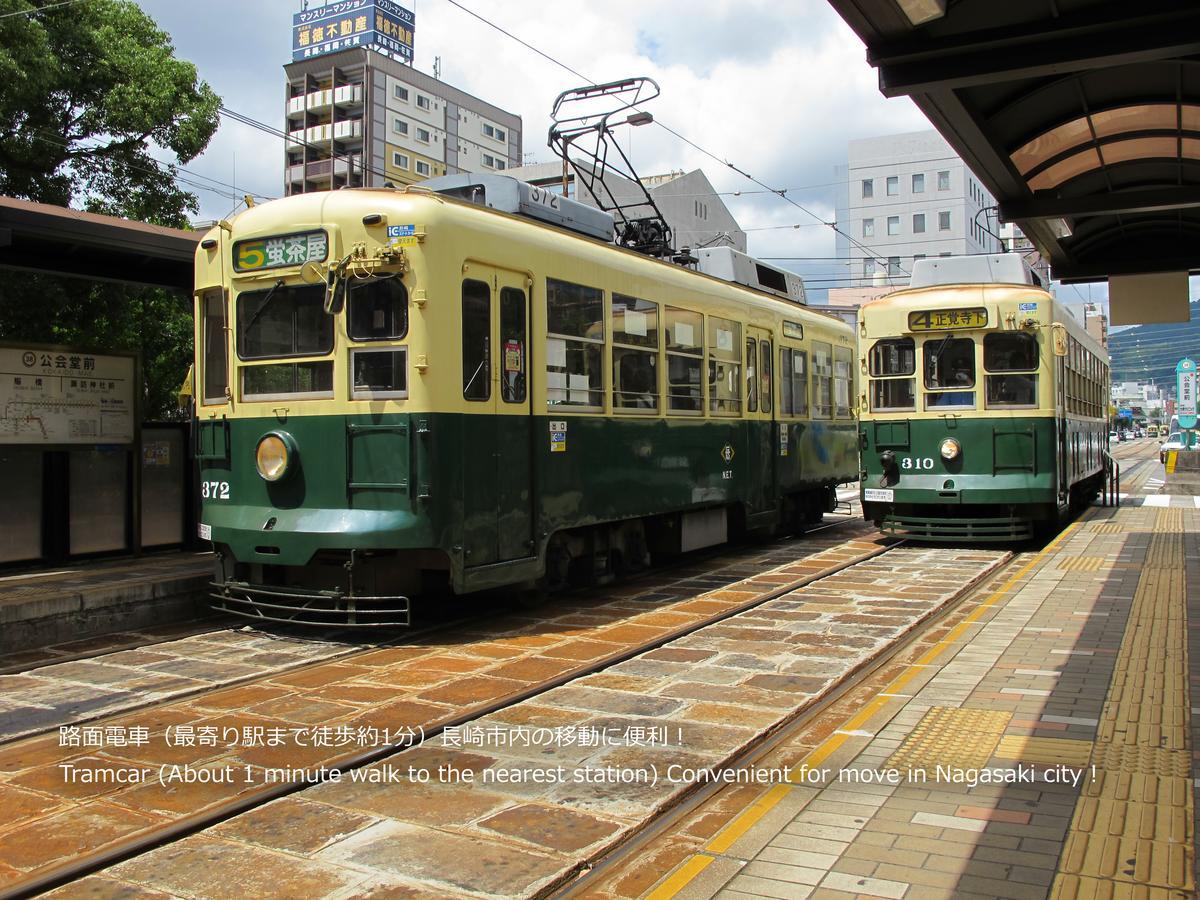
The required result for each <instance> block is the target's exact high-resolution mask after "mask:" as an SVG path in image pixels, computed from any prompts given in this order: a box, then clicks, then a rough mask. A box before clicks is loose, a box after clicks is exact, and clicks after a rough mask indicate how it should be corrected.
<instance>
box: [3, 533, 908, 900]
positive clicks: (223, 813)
mask: <svg viewBox="0 0 1200 900" xmlns="http://www.w3.org/2000/svg"><path fill="white" fill-rule="evenodd" d="M848 521H853V520H848ZM840 524H842V523H831V524H830V525H828V526H824V527H822V528H819V529H813V530H812V531H808V532H805V534H806V535H807V534H812V533H813V531H817V530H821V531H823V530H826V529H827V528H830V527H836V526H838V525H840ZM904 543H905V542H904V541H893V542H891V543H888V544H883V545H880V546H879V547H877V548H876V549H874V550H871V551H868V552H866V553H864V554H862V555H860V556H858V557H856V558H854V559H851V560H847V561H845V562H841V563H836V564H834V565H832V566H830V567H828V568H826V569H822V570H821V571H819V572H814V573H812V574H811V575H805V576H802V577H800V578H797V579H794V580H792V581H790V582H788V583H786V584H783V585H777V586H775V587H773V588H771V589H770V590H768V591H764V592H763V593H761V594H758V595H757V596H755V597H752V598H750V599H749V600H744V601H742V602H741V603H738V604H737V605H736V606H733V607H731V608H729V609H728V610H725V611H723V612H720V613H715V614H713V615H711V616H707V617H705V618H702V619H699V620H697V621H695V622H692V623H690V624H688V625H682V626H679V627H678V628H674V629H671V630H670V631H668V632H666V633H665V634H662V635H659V636H657V637H654V638H651V639H649V640H645V641H642V642H640V643H637V644H635V645H632V646H629V647H626V648H625V649H623V650H619V651H617V652H615V653H611V654H609V655H607V656H604V657H601V658H599V659H597V660H594V661H592V662H590V663H588V664H586V665H585V666H583V667H581V668H579V669H575V670H572V671H567V672H564V673H562V674H561V675H557V676H555V677H553V678H550V679H547V680H545V681H541V682H539V683H537V684H535V685H532V686H530V687H528V688H524V689H522V690H519V691H514V692H513V693H511V694H508V695H506V696H504V697H501V698H498V699H497V700H493V701H490V702H488V703H485V704H482V705H479V706H476V707H472V708H470V709H468V710H466V711H465V712H462V713H460V714H458V715H455V716H451V717H449V718H447V719H444V720H442V721H441V722H439V723H437V724H436V725H435V726H433V727H431V728H429V729H427V730H424V731H423V732H422V737H421V740H420V741H414V742H401V743H396V744H388V745H385V746H382V747H373V748H371V749H369V750H364V751H362V752H359V753H354V754H349V755H347V756H343V757H337V758H334V759H333V760H330V761H328V762H326V763H323V764H321V765H320V768H322V769H323V770H324V771H327V772H329V771H333V770H337V771H339V772H342V773H346V772H350V771H352V770H353V769H359V768H362V767H363V766H366V765H370V764H371V763H375V762H379V761H381V760H384V759H387V758H389V757H392V756H395V755H397V754H399V753H402V752H404V751H405V750H409V749H412V748H413V747H416V746H419V745H421V744H422V743H424V742H425V741H427V740H429V739H430V738H433V737H437V736H438V735H440V734H441V733H442V732H444V731H445V730H446V729H447V728H456V727H459V726H461V725H465V724H467V723H468V722H472V721H474V720H475V719H479V718H481V717H483V716H487V715H491V714H493V713H496V712H499V711H501V710H503V709H506V708H508V707H510V706H514V705H515V704H517V703H522V702H524V701H525V700H529V699H532V698H533V697H537V696H540V695H541V694H544V693H547V692H548V691H551V690H554V689H555V688H558V687H562V686H563V685H566V684H569V683H570V682H572V681H576V680H578V679H580V678H585V677H587V676H589V675H593V674H595V673H596V672H600V671H603V670H604V669H607V668H609V667H611V666H615V665H617V664H618V663H622V662H625V661H627V660H630V659H633V658H634V657H637V656H640V655H642V654H644V653H649V652H650V651H652V650H656V649H658V648H659V647H662V646H663V645H665V644H668V643H670V642H672V641H676V640H679V639H680V638H683V637H686V636H688V635H690V634H692V633H694V632H696V631H700V630H702V629H704V628H708V627H710V626H712V625H715V624H718V623H720V622H723V621H725V620H727V619H731V618H733V617H735V616H739V615H741V614H742V613H745V612H748V611H749V610H752V609H754V608H756V607H758V606H762V605H763V604H764V603H769V602H770V601H772V600H776V599H778V598H779V597H782V596H784V595H785V594H788V593H791V592H792V591H795V590H798V589H800V588H802V587H805V586H807V585H809V584H813V583H814V582H817V581H821V580H823V579H825V578H829V577H831V576H833V575H836V574H838V573H839V572H843V571H845V570H846V569H849V568H852V567H854V566H857V565H861V564H862V563H864V562H867V561H868V560H872V559H875V558H877V557H879V556H882V555H883V554H885V553H888V552H889V551H891V550H894V549H896V548H897V547H899V546H902V545H903V544H904ZM689 562H695V560H690V561H689ZM321 783H323V780H322V779H302V780H298V781H291V782H284V783H281V784H275V785H271V786H269V787H264V788H262V789H261V790H258V791H252V792H249V793H246V794H243V795H241V796H239V797H237V798H235V799H232V800H229V801H226V802H225V803H222V804H220V805H218V806H215V807H212V808H211V809H207V810H203V811H200V812H196V813H192V814H190V815H188V816H185V817H184V818H182V819H179V820H177V821H175V822H172V823H170V824H169V825H166V826H164V827H162V828H157V829H154V830H152V831H149V832H146V833H143V834H136V835H134V836H132V837H130V838H127V839H125V840H122V841H120V842H118V843H116V844H115V845H113V846H111V847H107V848H104V849H101V850H96V851H93V852H91V853H87V854H84V855H83V856H80V857H77V858H75V859H72V860H70V861H68V862H66V863H63V864H61V865H57V866H54V867H52V868H50V869H49V870H48V871H46V872H44V873H42V874H40V875H37V874H35V875H34V876H33V877H31V878H28V879H26V880H23V881H18V882H14V883H12V884H9V885H6V886H4V887H3V888H0V900H16V898H24V897H33V896H36V895H38V894H41V893H44V892H46V891H49V890H53V889H54V888H57V887H61V886H62V885H64V884H69V883H70V882H72V881H77V880H79V879H80V878H83V877H86V876H88V875H91V874H93V873H95V872H98V871H100V870H101V869H105V868H107V867H109V866H112V865H115V864H116V863H120V862H124V861H125V860H127V859H132V858H134V857H136V856H140V855H142V854H144V853H147V852H149V851H150V850H153V849H155V848H157V847H161V846H164V845H166V844H170V843H173V842H174V841H177V840H180V839H182V838H185V837H187V836H189V835H192V834H196V833H197V832H200V831H204V830H205V829H208V828H212V827H213V826H215V825H219V824H220V823H222V822H225V821H228V820H229V819H231V818H233V817H234V816H237V815H240V814H241V813H244V812H249V811H250V810H252V809H256V808H258V807H260V806H264V805H265V804H267V803H270V802H271V801H273V800H278V799H280V798H282V797H287V796H289V795H291V794H295V793H298V792H300V791H303V790H305V789H306V788H309V787H312V786H314V785H317V784H321ZM35 872H36V870H35Z"/></svg>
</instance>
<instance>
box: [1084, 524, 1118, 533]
mask: <svg viewBox="0 0 1200 900" xmlns="http://www.w3.org/2000/svg"><path fill="white" fill-rule="evenodd" d="M1092 531H1094V532H1096V534H1124V533H1125V526H1124V525H1122V524H1121V523H1120V522H1096V523H1095V524H1094V525H1092Z"/></svg>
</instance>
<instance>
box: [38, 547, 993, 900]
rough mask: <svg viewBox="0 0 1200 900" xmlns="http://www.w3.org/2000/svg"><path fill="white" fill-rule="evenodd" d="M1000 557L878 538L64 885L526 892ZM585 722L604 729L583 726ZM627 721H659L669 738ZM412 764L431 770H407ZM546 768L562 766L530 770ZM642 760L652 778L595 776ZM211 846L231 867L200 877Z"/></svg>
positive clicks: (635, 768)
mask: <svg viewBox="0 0 1200 900" xmlns="http://www.w3.org/2000/svg"><path fill="white" fill-rule="evenodd" d="M830 552H831V553H832V552H837V551H830ZM1006 556H1007V554H1004V553H1002V552H1000V551H995V550H992V551H985V550H971V551H959V552H949V553H948V552H946V551H944V550H928V549H909V548H901V549H898V550H894V551H892V552H890V553H889V554H887V556H885V557H881V558H878V559H875V560H872V561H870V562H868V563H865V564H861V565H859V566H856V567H855V568H853V569H850V570H847V571H845V572H843V573H841V574H838V575H833V576H831V577H830V578H828V579H826V580H824V581H820V582H817V583H815V584H813V585H811V586H810V587H806V588H801V589H799V590H798V591H795V592H794V593H790V594H787V595H785V596H783V597H781V598H779V599H777V600H774V601H771V602H770V603H768V604H767V605H765V606H763V607H760V608H758V609H756V610H754V611H753V612H750V613H746V614H744V615H743V616H740V617H738V618H736V619H730V620H727V621H726V622H722V623H720V624H716V625H712V626H709V627H707V628H704V629H702V630H700V631H697V632H694V633H693V634H691V635H688V636H687V637H683V638H680V639H678V640H676V641H674V642H672V643H670V644H667V645H666V646H664V647H662V648H661V649H659V650H655V651H653V652H651V653H649V654H646V655H644V656H642V657H638V658H635V659H631V660H628V661H626V662H623V663H620V664H617V665H615V666H612V667H610V668H608V669H606V670H605V671H604V672H602V673H600V674H597V675H592V676H589V677H587V678H584V679H582V680H581V681H578V682H575V683H572V684H570V685H567V686H565V687H560V688H556V689H554V690H551V691H549V692H548V693H545V694H543V695H540V696H538V697H535V698H533V699H531V700H528V701H525V702H523V703H521V704H517V705H514V706H511V707H508V708H507V709H504V710H502V711H501V712H498V713H495V714H492V715H490V716H487V717H484V718H481V719H479V720H477V721H476V722H475V723H473V725H474V726H475V728H476V729H478V731H477V732H476V734H477V735H480V736H481V740H480V741H476V742H470V741H469V740H468V738H467V737H466V735H462V734H460V735H458V737H457V738H447V739H446V740H445V741H443V742H442V744H443V745H442V746H438V745H436V744H430V745H426V746H423V747H419V748H416V749H414V750H410V751H407V752H405V753H402V754H400V755H399V756H397V757H395V758H393V759H390V760H388V761H387V762H386V763H377V764H374V765H373V766H371V767H368V769H366V770H361V771H364V772H368V773H377V774H378V776H379V783H375V782H374V780H373V779H371V778H370V777H369V776H364V777H366V778H367V780H366V781H364V780H363V779H362V778H360V779H358V780H342V781H340V782H338V783H329V784H324V785H321V786H319V787H315V788H312V789H310V790H306V791H305V792H304V793H303V794H302V795H297V796H295V797H289V798H286V799H283V800H280V801H276V802H275V803H272V804H269V805H267V806H265V807H262V808H261V809H258V810H255V811H254V812H251V813H249V814H247V815H244V816H240V817H238V818H236V819H233V820H232V821H230V822H228V823H226V824H225V825H222V826H219V827H218V828H215V829H213V830H211V831H209V832H206V833H204V834H201V835H196V836H194V837H191V838H186V839H184V840H182V841H179V842H177V843H175V844H172V845H170V846H168V847H164V848H161V849H159V850H155V851H152V852H150V853H148V854H146V855H144V856H141V857H138V858H136V859H134V860H131V861H129V862H126V863H122V864H120V865H118V866H115V867H113V868H112V869H109V870H106V871H104V872H103V873H101V874H100V875H98V876H94V877H92V878H89V879H87V880H86V881H85V882H82V883H80V884H79V885H78V886H76V887H73V888H71V889H69V890H67V891H65V892H64V893H63V896H72V895H76V896H77V895H78V892H79V891H86V890H95V891H97V892H99V894H100V895H109V894H114V893H118V892H121V891H126V892H130V893H135V892H141V893H146V892H152V891H161V892H164V893H165V894H166V895H169V896H197V895H200V896H205V895H208V896H211V895H212V894H213V892H214V891H215V892H217V893H220V892H221V890H223V889H225V888H228V886H229V885H232V884H235V883H236V884H237V886H238V890H239V891H241V892H244V893H255V892H256V891H257V892H263V891H267V892H271V891H273V892H274V893H276V894H282V895H287V896H307V895H329V896H339V897H351V896H353V897H359V896H368V895H371V896H374V895H376V894H379V895H381V896H382V895H385V894H386V895H388V896H414V897H426V896H428V897H432V896H443V897H444V896H461V895H470V896H532V895H534V894H535V893H537V892H539V891H541V890H543V889H545V888H546V887H548V886H550V885H552V884H554V883H556V882H558V881H560V880H562V879H564V878H567V877H569V876H570V875H571V873H572V872H574V871H575V870H576V869H577V868H578V867H579V866H580V865H582V864H584V863H585V862H586V861H587V860H588V859H590V858H592V857H594V856H595V854H596V853H598V852H600V851H602V850H603V849H604V848H605V847H606V846H608V845H610V844H611V843H612V842H613V841H615V840H617V839H618V838H619V837H621V836H622V835H623V834H626V833H628V832H629V831H630V830H631V829H633V828H636V827H638V826H639V825H640V823H641V822H643V821H644V820H645V819H646V818H647V817H648V816H650V815H652V814H653V813H654V812H655V811H656V810H658V809H661V808H663V807H664V806H667V805H669V804H671V803H672V802H674V800H675V798H676V797H678V796H679V794H680V793H681V792H683V791H684V790H685V789H686V785H685V784H684V782H682V781H680V780H672V778H671V776H669V775H667V774H666V767H667V765H668V764H670V763H686V764H688V765H689V766H692V767H697V768H702V767H707V766H713V765H719V764H720V763H721V762H722V761H723V760H726V759H728V758H729V757H730V756H731V755H732V754H735V753H736V752H737V751H738V750H739V749H740V748H741V747H743V746H745V745H746V743H747V742H748V741H750V740H751V739H752V738H753V737H754V736H755V735H756V734H757V733H759V732H760V731H762V730H764V729H767V730H769V729H772V728H773V727H775V726H776V725H777V724H778V723H779V722H781V721H784V720H786V719H787V718H789V717H791V716H793V715H794V714H795V713H796V711H797V710H799V709H802V708H803V707H805V706H807V705H808V704H809V703H810V702H811V701H812V700H813V698H815V697H817V696H819V695H820V694H822V693H823V692H825V691H827V690H829V689H830V687H831V686H832V685H833V684H835V683H836V682H838V681H839V680H840V679H841V678H842V677H843V676H844V674H845V673H846V672H848V671H852V670H854V669H855V668H857V667H858V666H860V665H862V664H863V663H864V662H865V661H866V660H867V659H869V658H870V657H872V656H873V655H875V654H876V653H878V652H879V650H880V649H881V648H883V647H885V646H887V645H889V644H890V643H892V642H894V641H895V640H897V639H899V638H900V636H902V635H903V634H904V633H905V632H906V631H908V630H909V629H910V628H911V627H912V625H913V624H914V623H915V622H917V621H920V620H922V619H924V618H925V617H927V616H928V615H930V614H931V613H933V612H934V611H936V610H937V609H938V608H939V607H940V606H941V605H942V604H944V603H945V602H946V601H947V600H948V599H949V598H950V597H952V596H954V595H955V594H957V593H958V592H959V591H960V590H961V589H962V588H963V587H964V586H965V585H967V584H969V583H971V582H973V580H974V579H976V578H979V577H982V576H983V575H985V574H986V573H987V572H990V571H992V570H993V569H994V568H995V567H996V565H998V564H999V563H1000V562H1001V561H1002V560H1003V559H1004V558H1006ZM810 564H816V560H815V559H814V560H813V561H812V563H810ZM759 577H767V576H759ZM722 593H725V592H722ZM694 602H699V601H694ZM706 602H711V601H706ZM614 627H624V628H629V627H631V626H614ZM536 662H537V660H536V659H533V658H530V659H528V660H526V661H523V662H522V663H521V665H532V664H534V663H536ZM505 665H513V663H505ZM471 680H472V679H470V678H465V679H460V681H459V683H460V684H463V683H467V682H470V681H471ZM412 705H413V706H414V707H416V706H418V705H419V704H412ZM537 729H546V730H553V731H555V733H556V734H560V735H568V736H574V737H573V739H570V740H562V739H560V740H556V741H554V742H553V743H552V744H550V745H546V744H539V743H537V741H536V740H535V741H533V742H532V743H530V742H529V741H528V740H527V739H526V740H522V739H521V736H522V735H529V733H530V731H531V730H535V731H536V730H537ZM589 733H590V734H597V733H601V734H611V735H617V736H618V739H617V741H616V743H610V742H609V741H607V740H606V741H602V742H600V743H596V742H594V741H593V740H590V739H589V740H586V741H585V740H583V738H582V736H583V735H585V734H589ZM632 734H640V735H643V736H646V735H655V734H660V735H662V736H664V737H665V739H666V744H667V745H666V746H664V743H663V742H662V741H659V742H655V741H653V740H651V741H642V742H640V743H639V742H637V741H634V740H632V739H631V738H630V735H632ZM409 766H414V767H415V768H417V769H418V770H423V771H425V772H429V773H431V774H432V776H433V777H432V778H431V779H430V780H428V781H425V780H422V779H420V778H416V777H414V776H413V775H412V774H407V775H406V774H404V773H405V772H407V771H408V767H409ZM560 766H561V767H562V768H563V770H564V771H565V777H563V776H558V777H554V776H551V777H550V778H548V779H547V778H546V777H544V776H545V773H547V772H553V771H554V770H556V769H557V768H558V767H560ZM655 766H657V771H658V773H659V776H660V777H659V779H658V780H657V781H655V782H653V783H649V784H647V783H645V782H642V781H636V782H630V781H627V780H623V779H614V780H609V779H608V778H607V773H616V772H634V773H646V772H649V771H651V770H652V769H654V767H655ZM389 767H390V768H389ZM443 767H444V768H445V770H446V774H443V772H442V769H443ZM451 771H452V772H453V773H456V774H449V773H450V772H451ZM433 773H436V774H433ZM464 773H467V774H464ZM489 773H490V774H491V776H492V777H490V778H489ZM536 773H542V777H539V776H538V775H537V774H536ZM577 773H584V776H585V777H584V779H583V780H580V778H579V777H578V774H577ZM597 776H601V777H603V779H604V780H592V779H593V778H594V777H597ZM662 776H666V777H662ZM133 800H134V798H132V797H130V798H122V797H120V796H118V797H116V798H115V802H117V803H121V804H125V805H126V806H129V805H130V804H131V803H132V801H133ZM98 807H99V805H97V808H98ZM86 811H87V810H86V809H85V812H86ZM25 843H26V844H27V842H25ZM26 855H28V848H27V852H26ZM17 862H20V863H21V864H22V865H27V863H25V862H24V861H23V859H22V860H18V861H17ZM217 863H219V864H220V865H221V866H223V867H224V871H228V872H229V873H230V875H229V876H228V878H229V880H228V881H221V882H219V883H218V884H216V885H214V884H213V879H214V874H213V866H214V864H217ZM234 873H236V874H234ZM237 879H240V880H237ZM268 888H269V889H270V890H268ZM72 892H75V893H74V894H73V893H72Z"/></svg>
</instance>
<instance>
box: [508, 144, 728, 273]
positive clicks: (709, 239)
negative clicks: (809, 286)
mask: <svg viewBox="0 0 1200 900" xmlns="http://www.w3.org/2000/svg"><path fill="white" fill-rule="evenodd" d="M507 174H509V175H512V176H513V177H514V178H518V179H520V180H521V181H527V182H529V183H530V184H536V185H539V186H541V187H545V188H548V189H549V190H551V191H554V192H555V193H559V194H561V193H563V165H562V162H561V161H559V162H552V163H536V164H534V165H531V166H521V167H519V168H516V169H512V170H511V171H509V172H508V173H507ZM604 183H605V185H606V186H607V187H608V189H609V190H610V191H611V192H612V194H613V196H614V197H615V198H616V199H617V201H618V202H622V203H624V202H631V201H635V200H638V199H640V198H641V196H642V194H641V189H640V188H639V187H638V186H637V183H636V182H634V181H630V180H629V179H628V178H625V177H623V176H621V175H617V174H615V173H612V172H609V173H608V174H606V175H605V178H604ZM642 184H644V185H645V186H646V189H647V190H648V191H649V193H650V196H651V197H653V198H654V202H655V203H656V204H657V205H658V208H659V210H660V211H661V212H662V214H663V218H664V219H666V220H667V225H668V226H669V227H670V229H671V234H672V238H673V242H674V244H675V249H677V250H678V249H682V248H683V247H689V248H691V249H693V250H694V249H696V248H698V247H717V246H726V247H733V248H734V249H735V250H741V251H742V252H743V253H744V252H745V251H746V232H744V231H742V229H741V227H740V226H739V225H738V223H737V219H735V218H734V217H733V214H732V213H731V212H730V211H729V209H728V208H727V207H726V206H725V204H724V202H723V201H722V200H721V198H720V196H718V194H717V192H716V190H715V189H714V188H713V186H712V183H711V182H710V181H709V180H708V177H707V176H706V175H705V174H704V172H703V171H701V170H700V169H695V170H693V171H691V172H671V173H668V174H666V175H651V176H649V177H647V178H643V179H642ZM566 195H567V196H568V197H570V198H572V199H574V200H578V201H580V202H581V203H586V204H588V205H589V206H597V207H599V206H600V203H598V202H597V200H596V198H595V197H594V196H593V195H592V193H591V192H590V191H588V189H587V186H586V185H582V184H578V185H577V184H576V179H575V172H574V171H573V170H572V169H570V168H568V169H567V186H566ZM631 212H632V213H634V214H635V215H636V216H642V215H646V214H648V213H649V207H646V206H642V207H640V208H637V209H634V210H631Z"/></svg>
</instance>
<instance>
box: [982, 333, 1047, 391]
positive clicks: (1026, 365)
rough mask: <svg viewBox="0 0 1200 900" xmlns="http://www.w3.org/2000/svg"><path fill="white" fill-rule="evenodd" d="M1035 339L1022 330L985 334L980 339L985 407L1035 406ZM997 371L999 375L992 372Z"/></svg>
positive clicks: (1036, 365) (1036, 382) (1036, 362)
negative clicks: (985, 393) (985, 395)
mask: <svg viewBox="0 0 1200 900" xmlns="http://www.w3.org/2000/svg"><path fill="white" fill-rule="evenodd" d="M1037 367H1038V345H1037V339H1036V338H1035V337H1034V336H1033V335H1031V334H1025V333H1023V332H1004V333H1002V334H989V335H987V336H986V337H985V338H984V339H983V368H984V369H985V370H986V375H985V381H986V392H987V405H988V406H989V407H1005V406H1024V407H1029V406H1036V405H1037V384H1038V377H1037ZM993 373H999V374H993Z"/></svg>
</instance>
